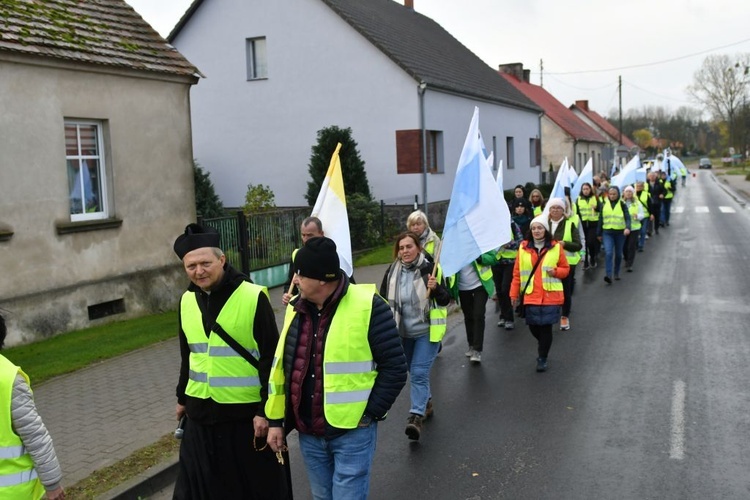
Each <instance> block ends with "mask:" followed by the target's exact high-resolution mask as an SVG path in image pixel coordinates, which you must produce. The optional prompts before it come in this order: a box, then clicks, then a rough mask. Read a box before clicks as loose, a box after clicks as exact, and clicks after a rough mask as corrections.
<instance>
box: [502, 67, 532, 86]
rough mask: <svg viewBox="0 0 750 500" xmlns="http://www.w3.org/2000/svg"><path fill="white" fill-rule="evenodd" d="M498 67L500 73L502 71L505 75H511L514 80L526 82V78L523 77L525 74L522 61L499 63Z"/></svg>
mask: <svg viewBox="0 0 750 500" xmlns="http://www.w3.org/2000/svg"><path fill="white" fill-rule="evenodd" d="M498 69H499V70H500V73H504V74H506V75H511V76H514V77H515V78H516V80H518V81H520V82H523V81H526V82H528V79H527V78H524V76H526V75H525V74H524V73H525V71H524V70H523V63H510V64H501V65H500V66H498Z"/></svg>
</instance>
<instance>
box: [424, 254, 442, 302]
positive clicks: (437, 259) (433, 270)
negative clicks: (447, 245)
mask: <svg viewBox="0 0 750 500" xmlns="http://www.w3.org/2000/svg"><path fill="white" fill-rule="evenodd" d="M442 249H443V240H440V245H438V249H437V252H435V264H434V265H433V266H432V273H431V276H433V277H435V273H437V267H438V263H439V262H440V251H441V250H442ZM427 298H428V299H429V298H430V289H429V288H428V289H427Z"/></svg>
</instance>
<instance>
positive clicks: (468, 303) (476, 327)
mask: <svg viewBox="0 0 750 500" xmlns="http://www.w3.org/2000/svg"><path fill="white" fill-rule="evenodd" d="M488 298H489V295H487V290H485V289H484V287H483V286H479V287H478V288H475V289H474V290H459V291H458V300H459V301H460V302H461V311H462V312H463V313H464V326H465V327H466V341H467V342H468V343H469V347H470V348H472V349H474V350H476V351H480V352H481V351H482V347H483V346H484V312H485V310H486V309H487V299H488Z"/></svg>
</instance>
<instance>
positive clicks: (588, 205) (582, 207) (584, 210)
mask: <svg viewBox="0 0 750 500" xmlns="http://www.w3.org/2000/svg"><path fill="white" fill-rule="evenodd" d="M576 206H577V207H578V215H580V216H581V220H584V221H586V222H594V221H596V220H598V219H599V216H598V215H597V214H596V211H595V210H594V209H595V208H596V198H595V197H593V196H591V197H590V198H589V199H588V200H586V199H585V198H583V197H580V196H579V197H578V199H577V200H576Z"/></svg>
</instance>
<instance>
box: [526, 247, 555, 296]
mask: <svg viewBox="0 0 750 500" xmlns="http://www.w3.org/2000/svg"><path fill="white" fill-rule="evenodd" d="M560 247H561V245H560V244H556V245H555V246H554V247H552V248H550V249H549V250H547V252H545V254H544V258H543V259H542V263H541V264H539V269H537V271H536V272H538V273H542V288H543V289H545V290H547V291H548V292H562V290H563V285H562V280H560V279H558V278H553V277H552V276H550V275H549V274H548V273H549V270H550V269H554V268H555V267H557V261H558V260H560ZM518 256H519V258H520V259H521V261H520V262H519V267H518V269H519V272H520V275H521V286H522V287H523V286H526V282H527V281H528V280H529V276H531V271H532V270H533V269H534V264H533V263H532V262H531V253H530V252H527V251H525V250H524V251H523V252H519V253H518ZM521 290H523V288H522V289H521ZM533 290H534V280H533V279H532V280H531V281H530V282H529V286H528V287H527V288H526V295H528V294H530V293H531V292H532V291H533Z"/></svg>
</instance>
